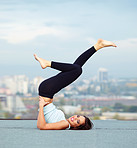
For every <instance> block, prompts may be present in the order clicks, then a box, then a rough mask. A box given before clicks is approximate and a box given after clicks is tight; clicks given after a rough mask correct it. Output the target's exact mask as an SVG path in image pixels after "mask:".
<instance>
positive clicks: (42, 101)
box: [39, 96, 49, 108]
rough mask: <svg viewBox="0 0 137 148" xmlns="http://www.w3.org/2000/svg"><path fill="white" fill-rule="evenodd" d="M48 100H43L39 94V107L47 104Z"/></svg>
mask: <svg viewBox="0 0 137 148" xmlns="http://www.w3.org/2000/svg"><path fill="white" fill-rule="evenodd" d="M48 104H49V102H45V101H44V99H43V98H42V97H40V96H39V108H40V107H44V106H46V105H48Z"/></svg>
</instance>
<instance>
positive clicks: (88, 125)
mask: <svg viewBox="0 0 137 148" xmlns="http://www.w3.org/2000/svg"><path fill="white" fill-rule="evenodd" d="M84 117H85V124H83V125H80V126H78V127H70V130H89V129H92V128H93V126H94V124H93V123H92V122H91V121H90V119H89V118H88V117H86V116H84Z"/></svg>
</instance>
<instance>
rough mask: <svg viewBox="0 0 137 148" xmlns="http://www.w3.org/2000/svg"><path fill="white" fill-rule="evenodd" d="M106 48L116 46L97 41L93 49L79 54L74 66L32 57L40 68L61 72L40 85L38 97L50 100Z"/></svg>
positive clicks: (107, 42)
mask: <svg viewBox="0 0 137 148" xmlns="http://www.w3.org/2000/svg"><path fill="white" fill-rule="evenodd" d="M108 46H114V47H116V45H115V44H114V43H112V42H110V41H105V40H101V39H100V40H98V42H97V43H96V44H95V45H94V47H91V48H90V49H88V50H87V51H85V52H84V53H83V54H81V55H80V56H79V57H78V58H77V59H76V61H75V62H74V64H67V63H58V62H50V61H46V60H43V59H41V58H38V57H37V56H36V55H34V56H35V58H36V60H38V61H39V62H40V64H41V67H42V68H44V67H51V68H54V69H57V70H60V71H62V72H61V73H59V74H57V75H56V76H54V77H52V78H49V79H47V80H45V81H43V82H42V83H41V84H40V87H39V95H40V96H43V97H49V98H52V97H53V95H54V94H55V93H57V92H58V91H59V90H61V89H62V88H64V87H66V86H67V85H69V84H71V83H72V82H74V81H75V80H76V79H77V78H78V77H79V76H80V75H81V73H82V68H81V67H82V66H83V65H84V63H85V62H86V61H87V60H88V59H89V58H90V57H91V56H92V55H93V54H94V53H95V52H96V51H97V50H99V49H101V48H103V47H108Z"/></svg>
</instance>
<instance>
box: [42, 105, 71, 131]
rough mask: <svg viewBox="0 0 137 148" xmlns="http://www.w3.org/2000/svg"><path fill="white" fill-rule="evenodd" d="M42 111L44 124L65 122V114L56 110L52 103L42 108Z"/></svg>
mask: <svg viewBox="0 0 137 148" xmlns="http://www.w3.org/2000/svg"><path fill="white" fill-rule="evenodd" d="M43 111H44V117H45V120H46V123H55V122H59V121H61V120H66V118H65V114H64V113H63V112H62V111H61V110H59V109H57V108H56V106H55V105H54V104H53V103H50V104H48V105H46V106H45V107H43ZM69 128H70V124H69ZM69 128H67V129H69Z"/></svg>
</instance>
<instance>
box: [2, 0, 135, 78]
mask: <svg viewBox="0 0 137 148" xmlns="http://www.w3.org/2000/svg"><path fill="white" fill-rule="evenodd" d="M98 38H103V39H105V40H111V41H113V42H115V43H116V44H117V46H118V47H117V48H112V47H110V48H106V49H103V50H100V51H99V52H97V53H96V54H95V55H94V56H93V57H92V58H91V59H90V60H89V61H88V62H87V63H86V65H84V67H83V69H84V73H83V75H82V77H84V78H89V77H92V76H94V75H96V74H97V70H98V68H100V67H103V68H106V69H108V72H109V75H110V76H111V77H116V78H119V77H134V78H137V1H136V0H115V1H114V0H69V1H68V0H50V1H48V0H0V76H4V75H14V74H26V75H27V76H29V77H34V76H44V77H49V76H51V75H54V74H55V73H57V71H55V70H51V69H46V70H41V68H40V66H39V64H38V62H36V61H35V60H34V58H33V54H34V53H36V54H37V55H38V56H41V57H42V58H45V59H47V60H53V61H62V62H73V61H74V60H75V58H77V56H78V55H79V54H80V53H82V52H83V51H84V50H86V49H88V48H89V47H91V46H92V45H94V44H95V43H96V41H97V39H98Z"/></svg>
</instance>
